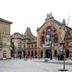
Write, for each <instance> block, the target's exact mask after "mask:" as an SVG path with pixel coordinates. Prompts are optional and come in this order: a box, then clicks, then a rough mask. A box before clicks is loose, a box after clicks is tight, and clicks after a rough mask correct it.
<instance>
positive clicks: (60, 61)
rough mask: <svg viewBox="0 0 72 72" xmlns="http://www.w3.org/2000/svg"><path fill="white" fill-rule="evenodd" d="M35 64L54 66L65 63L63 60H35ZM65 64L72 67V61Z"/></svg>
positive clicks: (66, 61)
mask: <svg viewBox="0 0 72 72" xmlns="http://www.w3.org/2000/svg"><path fill="white" fill-rule="evenodd" d="M34 61H35V62H42V63H54V64H63V63H64V61H63V60H56V59H52V60H50V59H37V60H36V59H35V60H34ZM65 64H66V65H72V60H70V59H68V60H65Z"/></svg>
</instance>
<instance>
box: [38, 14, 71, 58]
mask: <svg viewBox="0 0 72 72" xmlns="http://www.w3.org/2000/svg"><path fill="white" fill-rule="evenodd" d="M37 47H38V48H39V49H41V50H42V51H43V57H46V58H51V59H52V58H53V57H55V58H56V57H58V55H59V56H60V57H61V56H63V55H64V54H65V55H66V57H67V58H68V57H71V56H72V29H71V28H69V27H68V26H67V25H66V23H65V19H63V21H62V23H61V22H59V21H57V20H55V19H54V17H53V16H52V13H50V14H48V15H47V18H46V19H45V22H44V24H43V25H42V26H41V27H40V28H38V29H37Z"/></svg>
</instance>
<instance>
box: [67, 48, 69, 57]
mask: <svg viewBox="0 0 72 72" xmlns="http://www.w3.org/2000/svg"><path fill="white" fill-rule="evenodd" d="M68 57H69V50H68V49H66V58H68Z"/></svg>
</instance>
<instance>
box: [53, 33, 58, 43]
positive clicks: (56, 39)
mask: <svg viewBox="0 0 72 72" xmlns="http://www.w3.org/2000/svg"><path fill="white" fill-rule="evenodd" d="M54 43H58V35H57V34H55V35H54Z"/></svg>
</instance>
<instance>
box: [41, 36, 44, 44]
mask: <svg viewBox="0 0 72 72" xmlns="http://www.w3.org/2000/svg"><path fill="white" fill-rule="evenodd" d="M41 42H42V44H44V36H42V38H41Z"/></svg>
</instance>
